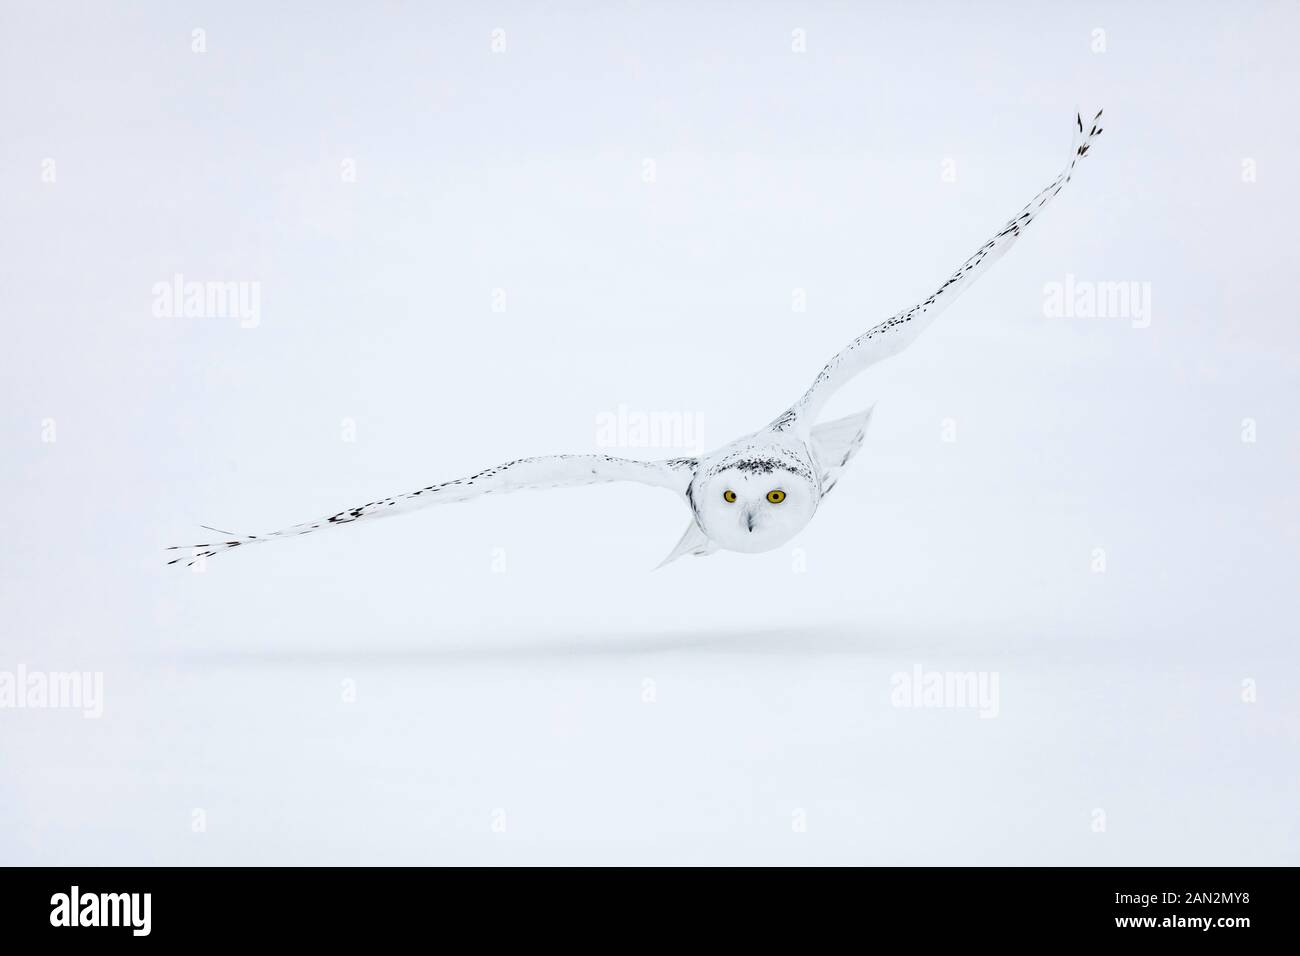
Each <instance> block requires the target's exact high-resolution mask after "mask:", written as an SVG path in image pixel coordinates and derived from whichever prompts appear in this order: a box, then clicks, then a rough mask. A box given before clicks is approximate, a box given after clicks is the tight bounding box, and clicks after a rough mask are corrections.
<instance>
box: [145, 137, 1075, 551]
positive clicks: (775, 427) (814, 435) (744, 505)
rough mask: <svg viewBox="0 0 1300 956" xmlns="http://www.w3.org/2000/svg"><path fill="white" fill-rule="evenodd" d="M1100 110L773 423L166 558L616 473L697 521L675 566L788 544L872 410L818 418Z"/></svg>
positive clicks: (945, 289)
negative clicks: (928, 288) (935, 282)
mask: <svg viewBox="0 0 1300 956" xmlns="http://www.w3.org/2000/svg"><path fill="white" fill-rule="evenodd" d="M1100 117H1101V113H1100V112H1098V114H1097V116H1096V117H1094V119H1093V123H1092V128H1091V130H1089V131H1087V132H1085V131H1084V126H1083V121H1082V119H1081V118H1079V117H1076V118H1075V122H1076V126H1077V131H1076V134H1075V145H1074V148H1073V151H1072V153H1071V156H1070V162H1069V165H1068V166H1067V167H1066V168H1065V169H1064V170H1063V171H1062V172H1061V173H1060V174H1059V175H1058V176H1057V177H1056V178H1055V179H1053V180H1052V182H1051V183H1049V184H1048V186H1047V187H1046V188H1045V189H1043V190H1042V191H1041V192H1039V193H1038V195H1036V196H1035V197H1034V198H1033V199H1032V200H1030V202H1029V204H1028V205H1026V206H1025V207H1024V208H1023V209H1022V210H1021V211H1020V212H1019V213H1018V214H1017V215H1015V216H1014V217H1012V219H1011V220H1010V221H1008V222H1007V223H1006V225H1005V226H1003V228H1002V229H1000V230H999V231H998V232H997V233H996V234H994V236H993V238H992V239H990V240H989V241H988V242H986V243H985V244H984V245H982V246H980V248H979V249H978V250H976V252H975V254H974V255H972V256H971V257H970V258H969V259H967V260H966V261H965V262H964V263H962V265H961V266H960V267H958V269H957V270H956V271H955V272H954V273H953V274H952V275H951V276H950V277H949V278H948V279H947V280H946V281H945V282H944V283H943V284H942V285H940V286H939V288H938V289H937V290H936V291H935V292H933V293H932V294H931V295H930V296H929V297H928V298H927V299H925V300H924V301H922V302H920V303H918V304H917V305H915V306H913V307H911V308H909V309H907V310H905V311H903V312H900V313H898V314H897V315H894V316H893V317H891V318H889V319H886V320H885V321H884V322H881V323H879V324H877V325H874V326H872V327H871V328H870V329H868V330H867V331H866V332H864V333H863V334H862V335H860V336H858V337H857V338H856V339H854V340H853V341H852V342H851V343H850V344H849V345H848V347H847V348H845V349H843V350H842V351H841V352H839V353H838V354H836V355H835V356H834V357H833V358H832V359H831V360H830V362H828V363H827V364H826V366H825V368H823V369H822V371H821V373H820V374H819V375H818V376H817V378H816V379H815V380H814V381H813V384H812V385H811V387H809V389H808V390H807V391H806V392H805V393H804V394H803V395H802V396H801V397H800V398H799V400H798V401H797V402H795V403H794V404H793V405H791V406H790V407H789V408H788V409H786V411H784V412H783V413H782V414H781V415H779V416H778V417H777V418H776V419H775V420H774V421H772V422H771V424H769V425H767V426H766V427H765V428H762V429H759V430H758V431H756V432H753V433H751V434H749V435H745V436H743V437H741V438H738V439H736V440H735V441H732V442H729V443H728V444H726V445H724V446H722V447H721V448H719V449H717V450H716V451H713V452H710V453H709V454H707V455H701V456H699V457H697V458H673V459H668V460H665V461H648V462H647V461H631V460H628V459H624V458H614V457H611V456H608V455H548V456H543V457H540V458H522V459H518V460H516V461H510V462H506V463H505V464H502V465H496V466H494V467H492V468H487V469H485V470H483V471H480V472H477V473H476V474H473V475H469V476H467V477H464V478H457V479H453V480H451V481H445V482H441V483H438V484H432V485H428V486H426V487H424V488H420V489H417V490H415V491H412V492H408V493H406V494H402V495H397V496H395V497H392V498H382V499H380V500H378V501H371V502H368V503H366V504H364V505H359V506H357V507H355V508H349V509H347V510H345V511H340V512H338V513H336V514H333V515H330V516H328V517H325V518H321V519H319V520H317V521H311V522H306V523H304V524H299V525H294V526H292V527H289V528H284V529H282V530H280V531H273V532H270V533H269V534H264V535H243V536H228V537H227V538H226V540H223V541H217V542H214V543H210V544H198V545H189V546H184V547H179V548H171V549H169V550H173V551H180V552H181V554H180V556H179V557H176V558H174V559H173V560H171V561H169V562H168V563H169V564H180V563H185V564H186V565H193V564H194V563H195V562H197V561H201V560H204V559H206V558H210V557H214V556H215V555H217V554H220V553H222V552H225V551H229V550H232V549H234V548H238V547H242V546H244V545H249V544H264V543H267V542H269V541H276V540H280V539H283V538H287V537H295V536H298V535H303V534H311V533H313V532H315V531H319V530H323V529H325V528H329V527H333V526H336V525H344V524H351V523H353V522H355V521H360V520H363V519H369V518H376V517H383V516H385V515H393V514H400V513H403V512H406V511H411V510H414V509H416V508H422V507H426V506H428V505H433V504H443V503H450V502H456V501H464V500H466V499H469V498H474V497H478V496H480V495H487V494H492V493H499V492H506V491H517V490H522V489H528V488H553V487H560V486H572V485H586V484H596V483H599V482H607V481H636V482H640V483H642V484H646V485H651V486H655V487H660V488H665V489H668V490H670V491H672V492H674V493H675V494H676V495H678V496H679V497H680V498H681V500H682V501H683V502H684V503H685V505H686V506H687V507H688V508H689V510H690V514H691V520H690V524H689V525H688V526H687V528H686V533H685V534H683V535H682V538H681V540H680V541H679V542H678V544H677V547H676V548H674V549H673V551H672V552H671V553H670V554H669V555H668V557H667V559H665V561H664V563H665V564H666V563H668V562H669V561H672V560H674V559H675V558H678V557H681V556H682V555H685V554H694V555H706V554H712V553H713V552H715V551H718V550H727V551H738V552H744V553H755V552H761V551H770V550H772V549H773V548H778V547H780V546H781V545H783V544H785V543H786V542H787V541H789V540H790V539H791V538H792V537H794V536H795V535H796V534H798V533H799V532H800V531H801V530H803V528H805V527H806V526H807V525H808V523H809V522H810V521H811V520H812V518H813V515H814V514H816V512H817V508H818V505H820V504H821V501H822V499H823V498H824V497H825V496H826V495H827V494H828V493H829V492H830V491H831V489H832V488H833V487H834V486H835V484H836V482H837V481H838V480H839V477H840V474H841V472H843V470H844V468H845V467H846V466H847V465H848V464H849V462H850V461H851V460H852V459H853V456H854V455H856V454H857V452H858V450H859V449H860V448H861V447H862V443H863V439H864V437H865V435H866V429H867V424H868V422H869V420H870V417H871V410H870V409H868V410H866V411H864V412H861V413H858V414H856V415H849V416H847V417H845V418H841V419H838V420H836V421H832V422H827V423H818V421H817V419H818V416H819V415H820V413H821V411H822V409H823V408H824V407H825V405H826V402H827V401H828V400H829V399H830V397H831V395H832V394H834V393H835V392H836V391H837V390H839V389H840V388H841V387H842V386H843V385H844V384H845V383H846V382H848V381H849V380H851V379H852V378H853V377H855V376H856V375H857V374H858V373H860V372H861V371H863V370H864V369H866V368H867V367H869V366H871V365H873V364H875V363H876V362H878V361H880V360H882V359H885V358H888V357H890V356H892V355H894V354H896V353H898V352H899V351H901V350H902V349H903V348H905V347H906V346H907V345H909V344H910V343H911V342H912V341H914V340H915V339H916V337H917V336H918V335H919V334H920V333H921V331H922V330H923V329H924V328H925V327H926V326H927V325H928V324H929V322H930V321H932V320H933V319H934V317H935V316H936V315H937V314H938V313H939V312H940V311H941V310H942V309H943V308H944V307H945V306H946V305H948V303H950V302H951V301H952V300H953V299H954V298H956V296H957V295H958V293H959V292H960V291H961V290H962V289H963V288H965V287H966V286H967V285H969V284H970V282H972V281H973V280H974V279H975V278H976V277H977V276H979V275H980V274H981V273H982V272H983V271H984V270H985V269H987V268H988V267H989V265H991V264H992V263H993V262H994V261H996V260H997V259H998V258H999V257H1000V256H1001V255H1002V254H1003V253H1005V252H1006V250H1007V249H1008V248H1010V246H1011V245H1012V244H1014V242H1015V241H1016V239H1018V238H1019V237H1020V234H1021V232H1022V231H1023V230H1024V229H1025V227H1027V226H1028V225H1029V224H1030V223H1031V222H1032V221H1033V220H1034V218H1035V217H1036V216H1037V214H1038V212H1039V211H1040V210H1041V209H1042V208H1043V207H1044V206H1046V205H1047V203H1048V202H1049V201H1050V200H1051V199H1052V198H1053V197H1054V196H1056V195H1057V193H1059V192H1060V191H1061V189H1062V188H1063V187H1064V186H1065V184H1066V183H1067V182H1069V181H1070V178H1071V174H1072V173H1073V171H1074V168H1075V166H1076V164H1077V163H1078V162H1079V161H1080V160H1081V159H1082V158H1083V157H1084V156H1086V155H1087V154H1088V149H1089V146H1090V145H1091V143H1092V141H1093V139H1094V138H1095V137H1096V136H1097V135H1098V134H1100V133H1101V128H1100V127H1099V126H1098V125H1097V120H1098V119H1099V118H1100Z"/></svg>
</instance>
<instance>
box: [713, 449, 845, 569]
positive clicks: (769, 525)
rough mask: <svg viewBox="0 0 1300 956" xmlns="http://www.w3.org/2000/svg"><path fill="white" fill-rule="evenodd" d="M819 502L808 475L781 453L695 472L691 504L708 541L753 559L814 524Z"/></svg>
mask: <svg viewBox="0 0 1300 956" xmlns="http://www.w3.org/2000/svg"><path fill="white" fill-rule="evenodd" d="M820 497H821V490H820V488H819V487H818V484H817V481H816V479H815V477H814V473H813V471H812V469H811V468H810V467H809V466H808V464H807V462H806V461H805V460H803V459H801V458H799V457H798V456H795V455H791V454H783V453H779V452H766V453H763V454H754V453H753V452H752V451H748V450H747V451H746V452H742V453H740V454H733V455H729V456H726V457H724V458H721V459H720V460H717V461H714V462H708V463H705V467H703V468H700V469H699V470H698V471H697V472H696V477H695V480H694V481H693V482H692V483H691V504H692V506H693V507H694V509H695V516H696V520H697V521H698V522H699V525H700V528H701V530H702V531H704V533H705V534H706V535H708V537H709V539H710V540H711V541H713V542H714V543H716V544H717V545H718V546H719V547H721V548H725V549H727V550H728V551H743V552H746V553H751V554H752V553H756V552H759V551H771V550H772V549H773V548H779V547H780V546H781V545H783V544H785V543H786V542H787V541H789V540H790V539H791V538H793V537H794V536H795V535H796V534H798V533H799V532H800V531H801V530H803V527H804V526H805V525H806V524H808V522H809V521H811V520H812V516H813V513H814V512H816V510H817V502H818V499H819V498H820Z"/></svg>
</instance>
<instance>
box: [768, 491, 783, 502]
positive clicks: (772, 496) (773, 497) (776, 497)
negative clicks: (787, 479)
mask: <svg viewBox="0 0 1300 956" xmlns="http://www.w3.org/2000/svg"><path fill="white" fill-rule="evenodd" d="M767 500H768V501H770V502H772V504H774V505H779V504H780V503H781V502H783V501H785V492H784V491H781V490H780V489H779V488H774V489H772V490H771V491H769V492H768V493H767Z"/></svg>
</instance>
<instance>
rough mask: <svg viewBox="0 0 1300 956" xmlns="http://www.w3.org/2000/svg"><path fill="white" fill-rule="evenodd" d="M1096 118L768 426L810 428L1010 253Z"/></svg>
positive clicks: (1081, 150) (1082, 151) (1079, 123)
mask: <svg viewBox="0 0 1300 956" xmlns="http://www.w3.org/2000/svg"><path fill="white" fill-rule="evenodd" d="M1100 119H1101V111H1100V110H1099V111H1098V112H1097V115H1096V116H1094V117H1093V119H1092V123H1091V128H1090V129H1088V130H1087V131H1086V132H1085V130H1084V123H1083V118H1082V117H1080V116H1078V115H1077V114H1076V116H1075V126H1076V131H1075V136H1074V148H1073V150H1072V151H1071V153H1070V163H1069V165H1068V166H1066V167H1065V169H1063V170H1061V172H1060V174H1059V175H1058V176H1057V177H1056V178H1055V179H1053V180H1052V181H1051V182H1050V183H1048V185H1047V187H1046V188H1045V189H1043V190H1042V191H1041V192H1039V193H1038V195H1036V196H1035V197H1034V198H1033V199H1031V200H1030V201H1029V203H1028V205H1026V206H1025V208H1024V209H1022V210H1020V212H1018V213H1017V214H1016V215H1015V216H1013V217H1012V218H1011V220H1010V221H1008V222H1007V224H1006V225H1005V226H1003V227H1002V228H1001V229H1000V230H999V231H998V232H997V233H996V234H995V235H994V236H993V238H992V239H990V240H989V241H988V242H986V243H984V245H982V246H980V247H979V249H978V250H976V252H975V254H974V255H973V256H971V257H970V258H969V259H967V260H966V261H965V262H963V263H962V264H961V266H960V267H959V268H958V269H957V271H956V272H954V273H953V274H952V275H951V276H949V278H948V279H947V281H945V282H944V283H943V285H941V286H939V288H938V289H936V290H935V291H934V292H933V293H932V294H931V295H930V297H929V298H928V299H926V300H925V301H924V302H921V303H919V304H917V305H914V306H912V307H911V308H910V309H907V310H906V311H903V312H900V313H898V314H897V315H895V316H893V317H891V318H888V319H886V320H885V321H884V322H881V323H880V324H879V325H876V326H873V327H872V328H870V329H868V330H867V331H866V332H864V333H862V334H861V335H859V336H858V337H857V338H856V339H854V340H853V341H852V342H851V343H850V344H849V346H848V348H846V349H844V350H843V351H842V352H840V353H839V354H838V355H836V356H835V357H834V358H833V359H831V360H830V362H828V363H827V364H826V367H825V368H823V369H822V370H821V374H820V375H818V376H817V379H816V381H814V382H813V384H812V387H811V388H809V389H808V391H807V392H805V393H804V395H803V397H802V398H800V399H799V401H798V402H796V403H795V404H794V405H793V406H792V407H791V408H790V409H789V410H788V411H786V412H785V413H784V414H782V415H781V416H780V417H779V418H777V420H776V421H775V422H773V427H774V428H777V429H786V428H789V427H791V426H792V425H798V426H799V427H800V428H801V429H804V430H807V429H810V428H811V427H812V426H813V423H815V422H816V420H817V416H818V414H820V412H821V410H822V408H823V407H825V405H826V402H827V400H829V399H830V397H831V395H833V394H834V393H835V392H836V391H837V390H839V389H840V388H841V387H842V386H843V385H844V384H845V383H846V382H848V381H849V380H850V379H852V378H853V377H854V376H855V375H857V374H858V373H859V372H862V371H863V370H864V369H866V368H867V367H868V366H871V365H874V364H875V363H876V362H879V361H880V360H881V359H886V358H889V357H890V356H892V355H896V354H897V353H899V352H901V351H902V350H903V349H905V348H906V347H907V346H908V345H910V344H911V343H912V342H913V341H914V340H915V339H916V337H917V336H918V335H920V334H921V333H922V332H923V331H924V330H925V328H926V326H928V325H929V324H930V322H931V321H933V320H934V317H935V316H936V315H938V314H939V312H941V311H942V310H943V308H944V307H945V306H946V305H948V303H950V302H952V300H953V299H955V298H956V297H957V296H958V294H960V292H961V290H962V289H964V288H965V287H966V286H968V285H969V284H970V283H971V282H973V281H975V279H976V278H978V277H979V276H980V275H981V274H982V273H983V272H984V271H985V270H986V269H987V268H988V267H989V266H991V265H992V264H993V263H994V262H996V261H997V260H998V258H1000V257H1001V256H1002V255H1003V253H1005V252H1006V251H1007V250H1008V249H1009V248H1011V246H1012V244H1013V243H1014V242H1015V241H1016V240H1017V239H1019V238H1020V233H1021V232H1023V231H1024V229H1025V227H1026V226H1028V225H1029V224H1030V223H1031V222H1033V221H1034V219H1035V218H1036V217H1037V215H1038V213H1039V211H1040V210H1042V208H1043V207H1044V206H1046V205H1047V204H1048V202H1050V201H1051V199H1052V198H1053V197H1054V196H1055V195H1056V194H1057V193H1059V192H1060V191H1061V189H1062V188H1063V187H1064V186H1065V184H1066V183H1068V182H1069V181H1070V178H1071V176H1072V175H1073V173H1074V167H1075V166H1076V165H1077V164H1078V162H1079V160H1081V159H1082V158H1083V157H1084V156H1086V155H1088V149H1089V147H1090V146H1091V145H1092V141H1093V140H1094V139H1095V138H1096V137H1097V136H1099V135H1100V134H1101V127H1100V126H1099V125H1097V124H1098V121H1099V120H1100Z"/></svg>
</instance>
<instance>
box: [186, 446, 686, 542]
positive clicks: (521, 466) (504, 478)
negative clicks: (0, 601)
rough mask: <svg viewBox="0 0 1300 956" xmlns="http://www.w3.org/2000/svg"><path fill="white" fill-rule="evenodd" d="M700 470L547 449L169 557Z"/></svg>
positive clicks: (660, 482)
mask: <svg viewBox="0 0 1300 956" xmlns="http://www.w3.org/2000/svg"><path fill="white" fill-rule="evenodd" d="M694 473H695V459H693V458H674V459H671V460H668V461H631V460H629V459H627V458H611V457H610V456H608V455H546V456H543V457H540V458H520V459H518V460H517V461H508V462H506V463H505V464H504V465H497V466H495V467H493V468H488V469H485V470H484V471H480V472H478V473H477V474H473V475H469V476H468V477H465V478H456V479H454V480H452V481H445V482H443V483H442V484H437V485H429V486H427V487H425V488H420V489H419V490H417V491H411V492H408V493H406V494H404V495H397V496H396V497H393V498H382V499H380V500H379V501H371V502H367V503H366V504H364V505H358V506H357V507H355V508H348V509H347V510H345V511H340V512H338V513H337V514H333V515H330V516H328V517H325V518H320V519H318V520H316V521H308V522H306V523H304V524H298V525H294V526H293V527H291V528H282V529H281V530H279V531H272V532H269V533H268V534H261V535H256V534H250V535H243V536H236V535H231V536H230V537H228V538H226V539H225V540H222V541H215V542H212V543H209V544H193V545H182V546H178V547H173V548H168V549H167V550H168V551H176V552H178V554H177V555H176V556H175V557H174V558H172V560H170V561H168V562H167V563H168V564H181V563H183V564H185V566H186V567H189V566H191V565H193V564H194V563H195V562H196V561H198V560H200V559H205V558H211V557H215V556H216V555H218V554H222V553H223V552H226V551H230V550H232V549H234V548H238V547H241V546H242V545H246V544H264V543H266V542H268V541H278V540H281V539H283V538H291V537H296V536H297V535H300V534H311V533H312V532H314V531H323V530H325V529H326V528H333V527H337V526H339V525H345V524H351V523H352V522H354V521H361V520H365V519H370V518H383V517H387V516H389V515H395V514H404V513H406V512H408V511H414V510H416V509H417V508H425V507H428V506H430V505H441V504H450V503H451V502H454V501H466V500H468V499H470V498H477V497H479V496H480V495H491V494H500V493H502V492H506V491H521V490H524V489H529V488H562V487H568V486H576V485H594V484H600V483H602V482H609V481H637V482H640V483H641V484H645V485H654V486H656V487H659V488H667V489H669V490H671V491H675V492H677V493H678V494H680V495H685V493H686V488H687V486H688V485H689V484H690V482H691V478H692V476H693V475H694Z"/></svg>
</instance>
